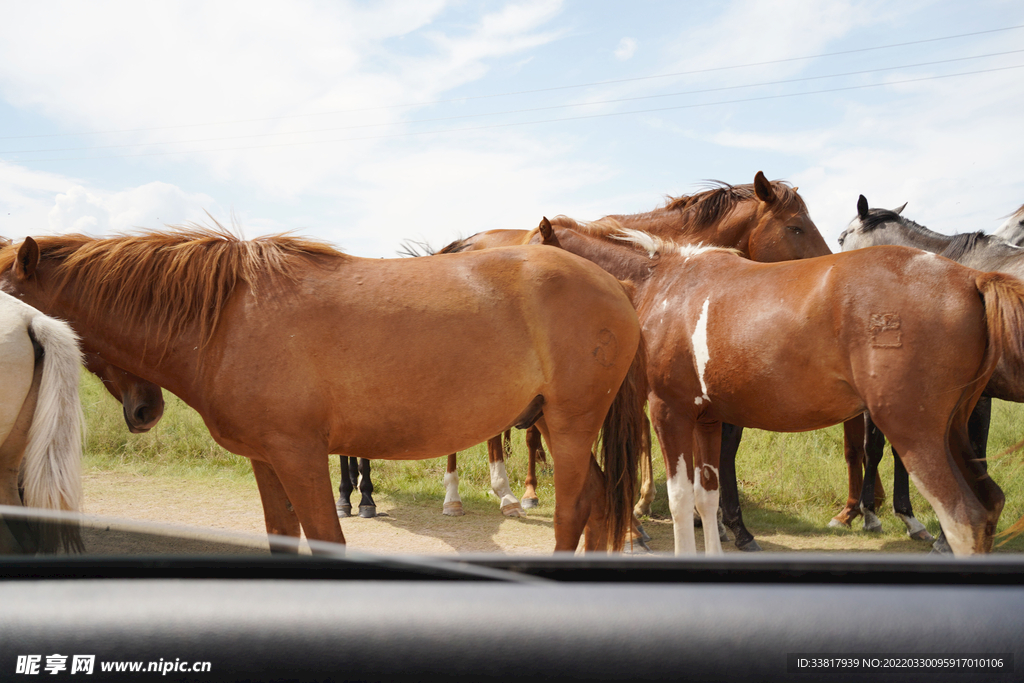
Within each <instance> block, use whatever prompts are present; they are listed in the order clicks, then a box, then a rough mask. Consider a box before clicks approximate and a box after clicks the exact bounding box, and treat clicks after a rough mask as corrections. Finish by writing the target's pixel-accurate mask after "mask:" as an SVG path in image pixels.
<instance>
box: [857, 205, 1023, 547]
mask: <svg viewBox="0 0 1024 683" xmlns="http://www.w3.org/2000/svg"><path fill="white" fill-rule="evenodd" d="M905 207H906V204H904V205H903V206H901V207H899V208H897V209H895V210H892V211H889V210H887V209H879V208H874V209H872V208H870V207H869V205H868V200H867V199H866V198H865V197H864V195H861V196H860V198H859V199H858V201H857V217H856V218H854V219H853V220H852V221H851V222H850V225H849V226H848V227H847V228H846V230H844V231H843V233H842V234H841V235H840V236H839V244H840V246H841V247H842V248H843V250H844V251H850V250H854V249H862V248H864V247H868V246H875V245H883V244H885V245H892V244H897V245H903V246H910V247H915V248H918V249H922V250H923V251H927V252H930V253H937V254H939V255H941V256H945V257H946V258H949V259H952V260H953V261H956V262H957V263H961V264H963V265H966V266H969V267H971V268H975V269H977V270H983V271H999V272H1003V273H1009V274H1010V275H1013V276H1015V277H1017V278H1024V249H1022V248H1020V247H1018V246H1015V245H1013V244H1010V243H1008V242H1007V241H1006V240H1005V239H1003V238H1001V237H998V236H996V235H986V234H984V233H979V232H974V233H960V234H957V235H942V234H940V233H936V232H933V231H931V230H928V229H927V228H925V227H924V226H922V225H919V224H918V223H915V222H914V221H912V220H910V219H909V218H906V217H904V216H903V215H902V212H903V209H904V208H905ZM1017 213H1018V214H1021V215H1022V216H1024V209H1022V210H1020V211H1018V212H1017ZM1009 224H1010V221H1007V225H1009ZM1005 227H1006V226H1004V228H1005ZM992 398H999V399H1002V400H1005V401H1013V402H1016V403H1022V402H1024V385H1021V384H1019V383H1016V381H1015V379H1014V373H1013V369H1012V368H1011V367H1009V366H1008V364H1007V363H1006V362H1005V361H1001V362H1000V364H999V365H998V366H997V367H996V371H995V373H994V374H993V376H992V379H991V380H990V381H989V384H988V386H987V387H986V388H985V393H984V394H983V396H982V399H981V400H980V401H979V402H978V405H977V407H976V408H975V410H974V412H973V413H972V415H971V419H970V422H969V427H970V429H969V433H970V437H971V443H972V446H973V447H974V450H975V452H976V454H977V455H978V457H979V459H980V460H981V462H983V463H984V462H985V456H986V451H987V441H988V428H989V418H990V416H991V399H992ZM865 429H866V439H865V442H864V450H865V453H866V456H865V460H866V463H867V466H868V471H867V473H866V475H865V484H864V490H863V492H862V494H861V496H860V499H859V500H858V501H857V502H856V503H854V502H853V501H849V502H847V506H846V508H844V509H843V511H842V512H841V513H840V515H839V516H838V517H837V519H841V518H843V517H849V518H852V517H853V516H855V515H856V513H857V512H858V508H859V511H860V512H863V514H864V517H865V521H864V525H865V529H869V530H873V529H875V528H880V527H881V523H880V522H879V521H878V519H877V517H875V514H874V513H875V497H874V491H873V487H872V483H873V481H874V477H873V476H872V475H873V474H874V472H875V471H877V468H878V464H879V462H880V461H881V459H882V453H883V450H882V449H883V447H884V445H885V444H884V440H885V439H884V436H883V435H882V434H881V432H879V431H878V430H877V429H876V428H875V426H874V424H873V423H872V422H871V419H870V417H867V418H866V422H865ZM893 456H894V460H895V472H894V475H893V509H894V511H895V513H896V515H897V516H898V517H899V518H900V519H902V520H903V522H904V523H905V524H906V525H907V532H908V533H909V534H911V535H912V536H913V535H914V534H915V532H917V533H919V534H920V533H921V531H920V530H922V529H923V526H922V525H921V524H920V522H918V521H917V520H916V519H915V518H914V513H913V509H912V508H911V504H910V489H909V482H908V479H907V473H906V470H905V469H904V468H903V466H902V463H901V461H900V457H899V453H898V452H897V451H896V450H895V449H894V451H893ZM924 533H927V532H924ZM938 547H940V548H941V547H942V544H941V543H940V544H939V545H938Z"/></svg>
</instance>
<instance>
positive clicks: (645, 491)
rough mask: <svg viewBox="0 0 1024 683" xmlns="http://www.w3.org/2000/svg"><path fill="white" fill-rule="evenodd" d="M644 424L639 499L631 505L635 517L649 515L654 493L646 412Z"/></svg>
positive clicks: (648, 423) (648, 422)
mask: <svg viewBox="0 0 1024 683" xmlns="http://www.w3.org/2000/svg"><path fill="white" fill-rule="evenodd" d="M644 425H645V427H644V443H643V453H641V455H640V500H639V501H638V502H637V504H636V505H635V506H634V507H633V515H634V516H636V517H643V516H644V515H647V516H648V517H650V516H651V503H652V502H654V495H655V486H654V469H653V467H652V466H651V421H650V420H649V419H648V418H647V415H646V414H645V415H644ZM648 540H649V539H648Z"/></svg>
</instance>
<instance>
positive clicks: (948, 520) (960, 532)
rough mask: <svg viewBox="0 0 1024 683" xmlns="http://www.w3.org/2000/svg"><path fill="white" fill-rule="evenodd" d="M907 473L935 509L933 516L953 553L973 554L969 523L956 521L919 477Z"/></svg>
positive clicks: (958, 554)
mask: <svg viewBox="0 0 1024 683" xmlns="http://www.w3.org/2000/svg"><path fill="white" fill-rule="evenodd" d="M909 474H910V481H912V482H914V486H916V487H917V490H918V491H920V492H921V495H922V496H924V497H925V500H927V501H928V502H929V503H930V504H931V506H932V509H933V510H934V511H935V516H936V517H938V518H939V523H940V524H941V525H942V530H943V531H944V532H945V534H946V541H947V542H948V543H949V547H950V548H952V550H953V554H954V555H956V556H957V557H966V556H968V555H974V554H975V551H974V530H973V529H971V527H970V525H968V524H963V523H961V522H958V521H957V520H956V519H955V518H954V517H953V515H952V513H951V512H950V511H949V510H947V509H946V506H945V505H943V504H942V501H940V500H939V499H938V498H937V497H936V496H934V495H933V494H932V493H931V491H929V490H928V489H926V488H925V487H924V486H922V485H921V480H920V478H918V477H916V476H914V473H913V472H911V473H909Z"/></svg>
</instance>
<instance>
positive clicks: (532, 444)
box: [505, 425, 546, 509]
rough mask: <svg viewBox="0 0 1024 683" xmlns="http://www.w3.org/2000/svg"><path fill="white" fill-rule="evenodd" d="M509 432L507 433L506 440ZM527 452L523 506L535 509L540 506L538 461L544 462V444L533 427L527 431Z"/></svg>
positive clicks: (538, 432) (538, 431)
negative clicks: (527, 464)
mask: <svg viewBox="0 0 1024 683" xmlns="http://www.w3.org/2000/svg"><path fill="white" fill-rule="evenodd" d="M508 433H509V432H505V434H506V438H507V435H508ZM526 450H527V451H528V452H529V466H528V469H527V472H526V481H525V482H524V484H523V498H522V501H521V502H522V504H523V507H524V508H526V509H529V508H535V507H537V506H538V505H539V504H540V500H539V499H538V498H537V461H540V462H544V461H545V460H546V457H545V455H544V444H543V443H542V442H541V438H540V430H539V429H538V428H537V426H536V425H531V426H530V427H529V428H528V429H527V430H526Z"/></svg>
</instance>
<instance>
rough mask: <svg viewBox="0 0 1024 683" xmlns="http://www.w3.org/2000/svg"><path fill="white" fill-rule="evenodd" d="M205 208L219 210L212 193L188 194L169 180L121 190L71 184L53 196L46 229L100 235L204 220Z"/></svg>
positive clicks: (216, 211) (211, 210) (53, 231)
mask: <svg viewBox="0 0 1024 683" xmlns="http://www.w3.org/2000/svg"><path fill="white" fill-rule="evenodd" d="M207 210H208V211H210V212H211V213H213V214H214V215H216V214H217V213H218V208H217V206H216V204H215V202H214V200H213V199H212V198H211V197H209V196H207V195H205V194H200V193H195V194H189V193H186V192H184V191H183V190H181V189H180V188H178V187H176V186H174V185H170V184H168V183H161V182H152V183H147V184H145V185H141V186H139V187H135V188H131V189H129V190H124V191H121V192H103V191H99V190H90V189H87V188H85V187H82V186H81V185H73V186H71V187H69V188H67V190H66V191H64V192H62V193H61V194H58V195H57V196H56V197H55V199H54V205H53V207H52V208H51V209H50V211H49V215H48V219H49V231H50V232H52V233H64V232H84V233H87V234H93V235H102V234H109V233H114V232H125V231H130V230H133V229H136V228H150V229H152V228H160V227H163V226H164V225H177V224H181V223H185V222H187V221H194V222H203V221H205V219H206V214H205V211H207Z"/></svg>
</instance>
